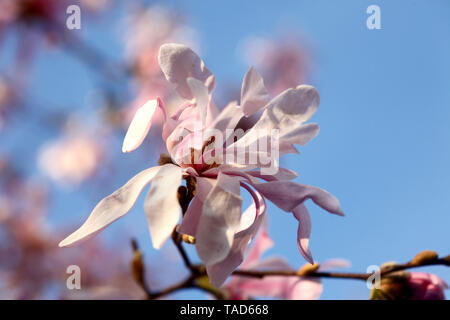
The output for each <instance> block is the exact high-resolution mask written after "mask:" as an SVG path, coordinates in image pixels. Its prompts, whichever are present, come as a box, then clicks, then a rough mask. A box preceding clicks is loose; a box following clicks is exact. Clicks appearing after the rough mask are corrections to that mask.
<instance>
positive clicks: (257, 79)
mask: <svg viewBox="0 0 450 320" xmlns="http://www.w3.org/2000/svg"><path fill="white" fill-rule="evenodd" d="M269 100H270V97H269V93H268V92H267V89H266V87H265V86H264V80H263V78H262V77H261V76H260V75H259V73H258V72H256V70H255V69H253V67H251V68H250V70H249V71H248V72H247V73H246V74H245V76H244V81H243V82H242V89H241V106H242V109H243V110H244V114H245V116H247V117H248V116H250V115H252V114H254V113H255V112H257V111H258V110H260V109H261V108H262V107H264V106H265V105H266V104H267V103H268V102H269Z"/></svg>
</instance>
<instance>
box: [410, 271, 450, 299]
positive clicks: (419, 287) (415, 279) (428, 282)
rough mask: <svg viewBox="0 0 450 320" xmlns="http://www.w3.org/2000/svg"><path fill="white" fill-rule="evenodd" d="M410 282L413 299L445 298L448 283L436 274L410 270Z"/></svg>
mask: <svg viewBox="0 0 450 320" xmlns="http://www.w3.org/2000/svg"><path fill="white" fill-rule="evenodd" d="M408 284H409V287H410V288H411V289H412V297H411V300H445V294H444V289H448V285H447V284H446V283H445V282H444V280H442V279H441V278H439V277H438V276H436V275H434V274H431V273H425V272H410V274H409V279H408Z"/></svg>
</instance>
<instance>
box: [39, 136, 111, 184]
mask: <svg viewBox="0 0 450 320" xmlns="http://www.w3.org/2000/svg"><path fill="white" fill-rule="evenodd" d="M102 154H103V150H102V146H101V145H100V143H99V142H97V141H96V140H95V139H94V138H92V137H91V136H90V135H85V134H82V133H81V134H78V135H73V134H71V135H68V136H63V137H62V138H58V139H57V140H54V141H51V142H48V143H47V144H44V146H43V147H42V148H41V150H40V153H39V159H38V164H39V167H40V169H41V170H42V171H43V172H44V173H45V174H46V175H48V176H49V177H50V178H51V179H53V180H55V181H56V182H58V183H61V184H62V185H67V186H76V185H78V184H80V183H82V182H84V181H85V180H86V179H88V178H90V177H92V176H93V175H94V173H95V172H96V170H97V168H98V167H99V165H100V160H101V159H102Z"/></svg>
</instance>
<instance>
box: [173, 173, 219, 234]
mask: <svg viewBox="0 0 450 320" xmlns="http://www.w3.org/2000/svg"><path fill="white" fill-rule="evenodd" d="M196 180H197V184H196V187H195V197H194V199H192V202H191V204H190V205H189V207H188V209H187V210H186V213H185V214H184V217H183V221H181V224H180V227H179V229H178V232H180V233H185V234H188V235H190V236H193V237H195V234H196V233H197V226H198V222H199V220H200V216H201V213H202V208H203V202H204V201H205V200H206V197H207V195H208V194H209V192H210V191H211V190H212V189H213V188H214V186H215V184H216V182H217V180H216V179H209V178H201V177H197V178H196Z"/></svg>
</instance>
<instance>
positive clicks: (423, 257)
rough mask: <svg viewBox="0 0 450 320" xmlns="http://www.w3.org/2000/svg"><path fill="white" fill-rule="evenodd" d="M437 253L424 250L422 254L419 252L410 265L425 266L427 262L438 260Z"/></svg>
mask: <svg viewBox="0 0 450 320" xmlns="http://www.w3.org/2000/svg"><path fill="white" fill-rule="evenodd" d="M438 256H439V255H438V253H437V252H436V251H433V250H425V251H422V252H419V253H418V254H417V255H416V256H415V257H414V259H412V261H411V263H412V264H413V265H417V266H420V265H423V264H427V263H429V262H432V261H434V260H436V259H437V258H438Z"/></svg>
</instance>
